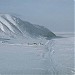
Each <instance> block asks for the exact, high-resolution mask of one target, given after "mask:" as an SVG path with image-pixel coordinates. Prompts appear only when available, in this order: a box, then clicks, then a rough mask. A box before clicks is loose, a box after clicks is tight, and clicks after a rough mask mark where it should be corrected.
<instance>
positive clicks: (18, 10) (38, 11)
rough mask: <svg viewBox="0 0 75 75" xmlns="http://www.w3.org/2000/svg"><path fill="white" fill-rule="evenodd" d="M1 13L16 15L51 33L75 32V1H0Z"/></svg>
mask: <svg viewBox="0 0 75 75" xmlns="http://www.w3.org/2000/svg"><path fill="white" fill-rule="evenodd" d="M0 13H15V14H18V15H21V16H22V17H23V19H25V20H26V21H29V22H31V23H33V24H40V25H43V26H45V27H47V28H48V29H50V30H51V31H54V32H55V31H56V32H61V31H63V32H66V31H67V32H73V30H74V2H73V0H0Z"/></svg>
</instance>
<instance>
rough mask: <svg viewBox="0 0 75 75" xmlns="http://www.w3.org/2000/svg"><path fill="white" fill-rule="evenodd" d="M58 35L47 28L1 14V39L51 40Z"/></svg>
mask: <svg viewBox="0 0 75 75" xmlns="http://www.w3.org/2000/svg"><path fill="white" fill-rule="evenodd" d="M55 36H56V35H55V34H54V33H53V32H51V31H50V30H48V29H47V28H45V27H43V26H40V25H35V24H31V23H29V22H27V21H23V20H21V19H20V18H18V17H16V16H14V15H10V14H0V37H1V38H3V37H4V38H6V37H7V38H20V37H21V38H38V37H44V38H46V39H51V38H53V37H55Z"/></svg>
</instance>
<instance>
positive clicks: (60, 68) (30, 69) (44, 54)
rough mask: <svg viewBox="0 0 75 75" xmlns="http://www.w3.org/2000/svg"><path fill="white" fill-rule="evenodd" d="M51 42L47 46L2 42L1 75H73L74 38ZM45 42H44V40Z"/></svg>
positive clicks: (0, 55)
mask: <svg viewBox="0 0 75 75" xmlns="http://www.w3.org/2000/svg"><path fill="white" fill-rule="evenodd" d="M56 35H60V36H63V37H64V38H55V39H52V40H49V42H48V43H47V45H42V44H41V45H37V44H34V45H32V44H8V43H2V42H0V74H1V75H73V74H74V72H75V71H74V36H73V34H71V33H68V34H67V33H63V34H62V33H60V34H57V33H56ZM43 41H44V40H43Z"/></svg>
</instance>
